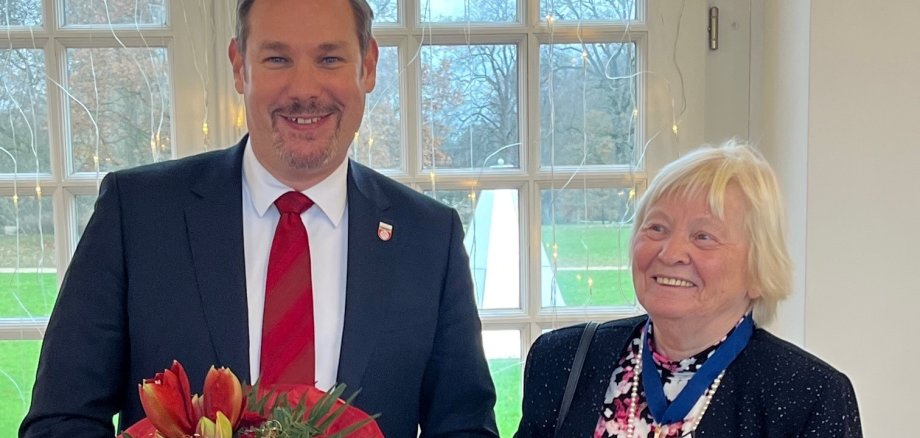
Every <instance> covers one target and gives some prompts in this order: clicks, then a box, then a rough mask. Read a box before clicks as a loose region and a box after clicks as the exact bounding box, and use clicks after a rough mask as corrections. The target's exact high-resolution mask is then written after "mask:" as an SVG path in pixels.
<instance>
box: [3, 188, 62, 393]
mask: <svg viewBox="0 0 920 438" xmlns="http://www.w3.org/2000/svg"><path fill="white" fill-rule="evenodd" d="M52 217H53V211H52V207H51V198H48V197H43V198H42V200H41V202H38V200H37V199H36V198H35V197H34V196H31V197H20V198H19V200H18V202H16V201H15V200H14V198H13V197H12V196H5V197H0V225H2V229H0V231H2V234H0V318H35V317H46V316H48V315H49V314H50V313H51V307H52V306H53V305H54V300H55V298H56V297H57V271H56V270H55V266H54V222H53V219H52ZM0 380H2V379H0Z"/></svg>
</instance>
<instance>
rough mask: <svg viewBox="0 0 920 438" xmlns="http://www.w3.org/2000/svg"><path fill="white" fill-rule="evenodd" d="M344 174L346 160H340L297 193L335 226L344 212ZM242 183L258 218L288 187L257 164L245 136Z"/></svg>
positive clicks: (345, 176) (257, 161)
mask: <svg viewBox="0 0 920 438" xmlns="http://www.w3.org/2000/svg"><path fill="white" fill-rule="evenodd" d="M347 175H348V159H344V160H342V163H341V164H339V167H337V168H336V169H335V170H334V171H333V172H332V174H330V175H329V176H328V177H326V179H324V180H322V181H320V182H319V183H318V184H316V185H315V186H313V187H310V188H309V189H306V190H304V191H303V192H301V193H303V194H304V195H307V196H308V197H309V198H310V199H312V200H313V203H314V204H315V205H316V206H317V207H319V209H320V210H321V211H322V212H323V214H325V215H326V217H327V218H328V219H329V221H330V222H331V223H332V225H333V226H335V227H338V226H339V223H340V222H341V221H342V218H343V216H344V215H345V206H346V205H347V196H348V195H347V193H348V190H347ZM243 183H244V184H245V185H246V186H247V187H248V188H249V194H250V198H251V199H252V206H253V207H254V208H255V211H256V213H258V214H259V216H260V217H263V216H265V213H267V212H268V209H269V208H270V207H271V206H272V204H274V202H275V200H276V199H278V197H279V196H281V195H283V194H284V193H287V192H289V191H291V190H292V189H291V188H290V187H288V186H286V185H284V183H282V182H281V181H278V179H277V178H275V177H274V176H272V174H271V173H269V171H268V170H267V169H266V168H265V167H264V166H262V163H259V160H258V159H257V158H256V155H255V153H254V152H253V151H252V147H251V144H250V142H249V139H247V140H246V149H245V150H244V151H243Z"/></svg>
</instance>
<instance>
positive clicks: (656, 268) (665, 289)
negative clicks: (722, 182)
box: [632, 186, 760, 326]
mask: <svg viewBox="0 0 920 438" xmlns="http://www.w3.org/2000/svg"><path fill="white" fill-rule="evenodd" d="M724 208H725V211H724V215H725V219H724V220H722V219H719V218H718V217H717V216H715V215H713V213H712V212H710V210H709V203H708V202H707V200H706V196H705V194H701V195H699V196H698V197H694V198H691V199H679V198H675V197H673V196H666V197H662V198H661V199H659V200H658V201H657V202H655V203H654V204H652V205H651V207H650V208H649V210H648V214H647V216H646V217H645V221H644V222H643V223H642V224H641V226H640V228H639V230H638V235H637V236H636V239H635V243H634V244H633V248H632V249H633V261H632V272H633V283H634V284H635V288H636V296H637V298H638V299H639V302H640V303H641V304H642V306H643V307H645V309H646V310H647V311H648V313H649V315H650V316H651V318H652V320H654V321H656V322H657V321H662V320H669V321H672V322H678V323H683V322H687V323H693V325H697V326H700V325H707V324H727V323H728V322H727V321H730V320H737V319H738V318H740V317H741V315H743V314H744V313H745V312H746V311H747V310H748V308H749V307H750V304H751V301H752V300H753V299H756V298H758V297H759V296H760V295H759V293H757V292H755V291H754V290H752V286H751V275H750V273H749V272H748V263H747V257H748V250H749V243H748V239H747V233H745V230H744V219H745V203H744V201H743V198H742V195H741V192H740V190H739V189H738V188H737V187H735V186H729V187H728V190H727V191H726V193H725V206H724Z"/></svg>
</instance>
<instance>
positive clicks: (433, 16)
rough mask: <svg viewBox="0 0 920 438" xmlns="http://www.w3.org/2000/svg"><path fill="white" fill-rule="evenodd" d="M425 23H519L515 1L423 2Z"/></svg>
mask: <svg viewBox="0 0 920 438" xmlns="http://www.w3.org/2000/svg"><path fill="white" fill-rule="evenodd" d="M420 3H421V4H420V6H421V13H420V14H419V17H422V22H423V23H451V22H477V23H513V22H517V21H518V19H517V4H516V2H515V0H466V1H458V0H423V1H422V2H420Z"/></svg>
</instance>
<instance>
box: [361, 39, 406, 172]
mask: <svg viewBox="0 0 920 438" xmlns="http://www.w3.org/2000/svg"><path fill="white" fill-rule="evenodd" d="M399 101H400V98H399V51H398V49H397V48H396V47H381V48H380V58H379V60H378V61H377V86H376V87H375V88H374V92H373V93H371V94H370V95H368V96H367V103H366V105H367V106H366V107H365V109H364V122H363V123H362V124H361V129H360V130H359V131H358V138H356V139H355V142H354V144H353V145H352V149H351V151H352V155H353V158H354V159H355V160H357V161H359V162H361V163H363V164H366V165H368V166H370V167H373V168H374V169H398V168H399V167H400V164H401V163H402V124H401V122H400V112H399Z"/></svg>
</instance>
